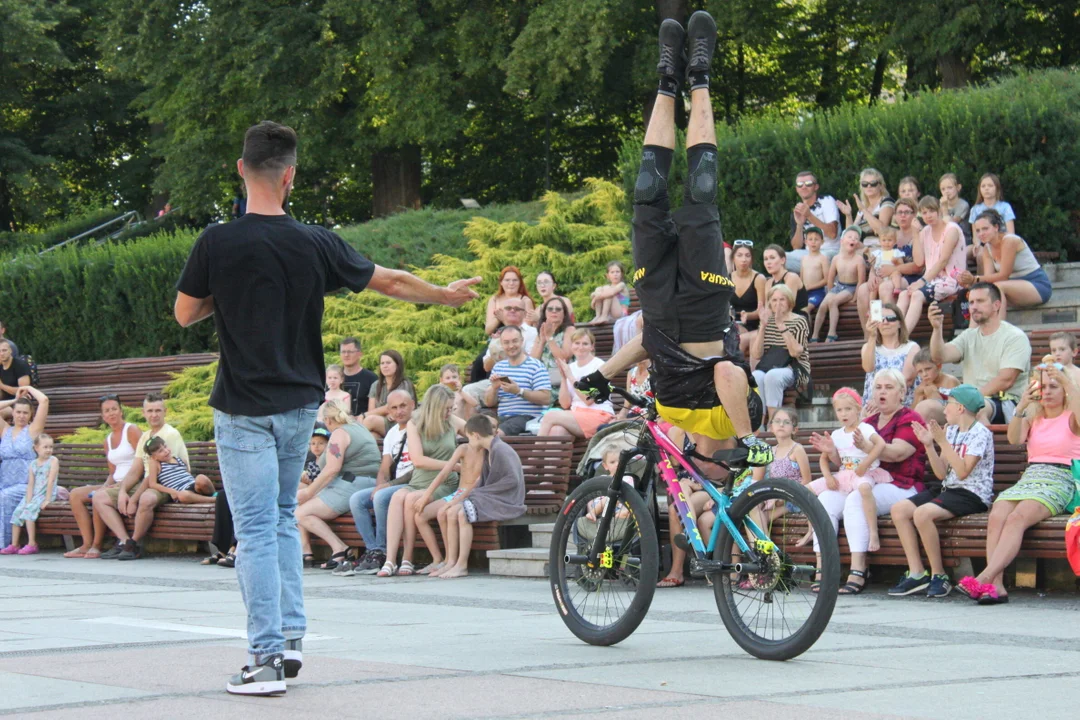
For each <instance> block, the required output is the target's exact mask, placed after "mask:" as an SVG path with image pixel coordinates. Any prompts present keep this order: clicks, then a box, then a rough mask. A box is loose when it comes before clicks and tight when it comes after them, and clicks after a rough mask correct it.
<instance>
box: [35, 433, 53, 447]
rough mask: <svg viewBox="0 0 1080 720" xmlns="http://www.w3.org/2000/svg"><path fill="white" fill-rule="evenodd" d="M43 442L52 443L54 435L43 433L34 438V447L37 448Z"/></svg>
mask: <svg viewBox="0 0 1080 720" xmlns="http://www.w3.org/2000/svg"><path fill="white" fill-rule="evenodd" d="M43 440H48V441H50V442H52V435H48V434H46V433H41V434H40V435H38V436H37V437H36V438H34V447H37V446H38V445H39V444H40V443H41V442H42V441H43Z"/></svg>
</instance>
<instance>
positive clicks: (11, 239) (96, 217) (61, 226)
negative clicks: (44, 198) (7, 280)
mask: <svg viewBox="0 0 1080 720" xmlns="http://www.w3.org/2000/svg"><path fill="white" fill-rule="evenodd" d="M121 214H123V210H117V209H116V208H101V209H100V210H90V211H87V212H85V213H82V214H80V215H75V216H73V217H70V218H68V219H67V220H64V221H62V222H59V223H57V224H55V225H50V226H49V227H48V228H46V229H45V230H43V231H41V232H0V256H4V255H14V254H16V253H19V252H21V251H23V250H41V249H43V248H47V247H50V246H52V245H55V244H56V243H58V242H61V241H63V240H67V239H68V238H70V237H75V236H76V235H79V234H80V233H84V232H86V231H87V230H89V229H91V228H94V227H97V226H98V225H101V224H102V223H104V222H107V221H109V220H112V219H113V218H114V217H116V216H117V215H121Z"/></svg>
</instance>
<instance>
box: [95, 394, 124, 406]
mask: <svg viewBox="0 0 1080 720" xmlns="http://www.w3.org/2000/svg"><path fill="white" fill-rule="evenodd" d="M97 400H98V403H99V404H100V403H103V402H107V401H109V400H115V401H116V402H120V396H119V395H117V394H116V393H109V394H108V395H102V396H101V397H99V398H98V399H97Z"/></svg>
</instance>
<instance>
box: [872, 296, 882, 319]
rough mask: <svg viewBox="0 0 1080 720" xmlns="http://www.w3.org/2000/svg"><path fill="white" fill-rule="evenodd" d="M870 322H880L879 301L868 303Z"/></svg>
mask: <svg viewBox="0 0 1080 720" xmlns="http://www.w3.org/2000/svg"><path fill="white" fill-rule="evenodd" d="M870 322H875V323H879V322H881V301H880V300H871V301H870Z"/></svg>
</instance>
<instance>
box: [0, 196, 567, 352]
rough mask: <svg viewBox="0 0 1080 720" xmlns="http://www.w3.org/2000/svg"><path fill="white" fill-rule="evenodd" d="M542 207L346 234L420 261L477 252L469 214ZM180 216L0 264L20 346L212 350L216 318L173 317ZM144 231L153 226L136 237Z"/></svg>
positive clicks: (6, 307) (419, 215) (433, 213)
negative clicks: (184, 320)
mask: <svg viewBox="0 0 1080 720" xmlns="http://www.w3.org/2000/svg"><path fill="white" fill-rule="evenodd" d="M545 207H546V205H545V204H544V203H541V202H533V203H519V204H514V205H492V206H488V207H485V208H481V209H480V210H430V209H429V210H419V211H415V212H406V213H400V214H398V215H395V216H393V217H390V218H386V219H384V220H377V221H372V222H369V223H365V224H363V225H356V226H351V227H346V228H343V229H341V230H340V234H341V235H342V237H343V238H344V239H345V241H346V242H348V243H350V244H351V245H353V247H355V248H356V249H357V250H359V251H360V252H362V253H363V254H365V255H367V256H368V257H370V258H371V259H372V260H373V261H374V262H376V263H378V264H380V265H385V266H387V267H395V268H413V267H423V266H426V265H428V264H429V263H431V261H432V258H433V256H434V255H435V254H436V253H438V254H440V255H445V256H447V257H455V258H461V259H464V258H469V257H471V254H470V253H471V251H470V248H469V246H468V239H467V238H466V236H465V234H464V233H463V230H464V229H465V226H466V225H467V224H468V223H469V221H470V219H473V218H478V217H482V218H487V219H488V220H490V221H491V222H493V223H509V222H515V223H521V224H523V225H524V224H526V223H534V222H535V221H536V220H537V219H538V218H539V217H540V215H541V213H542V212H543V210H544V208H545ZM87 222H89V220H87ZM180 222H182V218H181V216H179V215H170V216H166V217H163V218H158V219H156V220H152V221H149V222H146V223H143V224H142V225H139V226H137V227H136V228H134V229H133V230H131V231H130V232H129V233H128V234H125V235H124V236H122V237H120V238H119V239H117V240H116V241H113V242H110V243H108V244H106V245H102V246H90V247H82V248H62V249H60V250H57V251H54V252H51V253H48V254H46V255H43V256H41V257H38V256H36V255H30V256H26V257H21V258H18V259H17V260H16V261H14V262H8V263H0V318H3V319H4V320H5V321H6V322H7V325H8V331H9V332H10V333H11V335H12V337H17V338H18V341H19V345H20V348H26V349H27V351H28V352H29V351H30V350H33V354H34V359H35V360H37V362H69V361H74V360H102V359H110V358H122V357H145V356H152V355H172V354H175V353H180V352H203V351H207V350H213V349H215V347H216V345H215V341H214V337H213V325H212V323H200V324H198V325H196V326H195V327H193V328H191V329H189V330H183V329H181V328H180V327H179V326H178V325H177V324H176V321H175V320H174V319H173V315H172V299H173V298H174V297H175V293H176V291H175V286H176V279H177V278H178V277H179V276H180V272H181V271H182V270H183V267H184V262H185V261H186V260H187V255H188V252H189V251H190V249H191V245H192V243H193V242H194V241H195V238H196V237H197V236H198V233H199V231H198V230H195V229H180V230H175V231H173V232H168V231H165V230H163V228H169V227H171V226H175V225H176V224H177V223H180ZM148 231H156V233H157V234H155V235H152V236H150V237H140V236H141V234H142V233H144V232H148ZM65 237H67V236H66V235H65ZM481 325H482V323H481ZM351 332H353V333H357V332H360V330H359V329H356V330H353V331H351Z"/></svg>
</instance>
